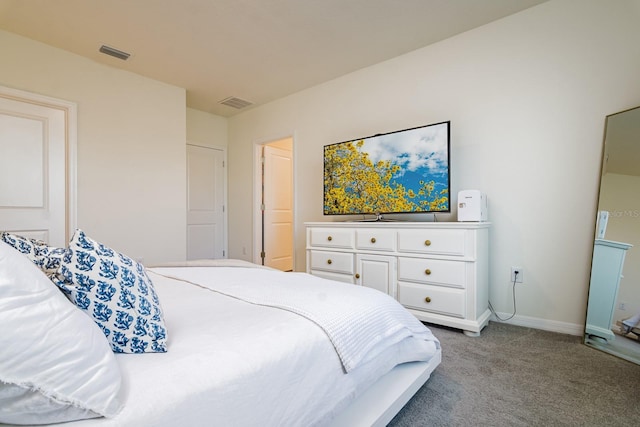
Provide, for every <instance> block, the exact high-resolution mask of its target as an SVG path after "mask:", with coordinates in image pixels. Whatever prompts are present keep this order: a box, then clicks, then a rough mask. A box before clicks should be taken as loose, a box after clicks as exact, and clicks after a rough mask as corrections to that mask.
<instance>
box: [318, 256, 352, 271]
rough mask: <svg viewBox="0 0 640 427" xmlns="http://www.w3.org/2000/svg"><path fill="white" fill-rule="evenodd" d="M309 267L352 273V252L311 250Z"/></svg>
mask: <svg viewBox="0 0 640 427" xmlns="http://www.w3.org/2000/svg"><path fill="white" fill-rule="evenodd" d="M310 258H311V269H312V270H324V271H332V272H334V273H346V274H353V273H354V267H353V264H354V263H353V254H349V253H343V252H325V251H311V252H310Z"/></svg>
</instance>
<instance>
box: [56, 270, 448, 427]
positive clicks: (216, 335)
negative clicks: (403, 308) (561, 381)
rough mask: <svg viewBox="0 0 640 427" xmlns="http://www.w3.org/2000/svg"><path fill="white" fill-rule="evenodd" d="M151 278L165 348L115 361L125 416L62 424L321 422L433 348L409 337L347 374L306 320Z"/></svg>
mask: <svg viewBox="0 0 640 427" xmlns="http://www.w3.org/2000/svg"><path fill="white" fill-rule="evenodd" d="M212 270H215V268H213V269H212ZM149 274H150V277H151V279H152V280H153V282H154V285H155V286H156V290H157V293H158V295H159V297H160V300H161V303H162V306H163V310H164V314H165V321H166V325H167V329H168V333H169V342H168V346H169V350H168V352H167V353H163V354H143V355H132V354H124V355H117V356H116V357H117V360H118V363H119V364H120V368H121V371H122V374H123V383H124V384H123V397H124V400H125V408H124V409H123V411H122V412H121V413H120V414H119V415H118V416H117V417H115V418H113V419H104V418H101V419H92V420H84V421H78V422H73V423H70V424H68V425H69V426H73V427H85V426H104V427H111V426H133V425H135V426H176V425H188V426H212V425H225V426H231V425H232V426H234V427H235V426H313V425H323V424H326V423H328V422H330V420H331V419H332V418H333V416H334V415H335V414H336V413H338V412H339V411H340V410H342V409H343V408H344V407H346V406H347V405H348V404H349V403H350V402H351V401H352V400H354V399H355V398H356V397H357V396H359V395H360V394H362V392H363V391H364V390H365V389H366V388H367V387H368V386H370V385H371V384H372V383H373V382H375V381H376V380H377V379H378V378H379V377H380V376H382V375H384V374H385V373H387V372H388V371H390V370H391V369H392V368H393V367H394V366H395V365H396V364H398V363H403V362H406V361H415V360H429V359H430V358H431V357H433V355H434V354H436V353H437V352H438V350H437V349H436V344H435V343H434V342H432V341H425V340H422V339H414V338H407V339H404V340H403V341H401V342H400V343H399V344H398V345H397V346H395V347H393V348H391V349H389V350H386V351H384V352H383V353H382V354H380V356H379V357H377V358H376V359H375V360H373V361H369V362H366V363H364V364H363V365H361V366H359V367H358V368H356V369H354V370H353V371H351V372H350V373H349V374H345V373H344V371H343V369H342V365H341V362H340V360H339V358H338V356H337V354H336V351H335V349H334V347H333V345H332V344H331V342H330V341H329V339H328V338H327V336H326V334H325V333H324V331H322V329H320V328H319V327H318V326H317V325H316V324H314V323H313V322H311V321H309V320H307V319H305V318H304V317H301V316H299V315H297V314H294V313H291V312H289V311H285V310H281V309H276V308H271V307H263V306H259V305H254V304H249V303H246V302H243V301H240V300H238V299H235V298H231V297H228V296H225V295H221V294H219V293H216V292H212V291H210V290H207V289H204V288H201V287H197V286H194V285H191V284H188V283H185V282H180V281H176V280H173V279H169V278H166V277H163V276H160V275H158V274H155V273H153V272H150V273H149Z"/></svg>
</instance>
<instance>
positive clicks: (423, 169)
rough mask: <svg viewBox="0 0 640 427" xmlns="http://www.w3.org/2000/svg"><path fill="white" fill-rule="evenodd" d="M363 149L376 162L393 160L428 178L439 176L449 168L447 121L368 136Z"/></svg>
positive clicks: (403, 167)
mask: <svg viewBox="0 0 640 427" xmlns="http://www.w3.org/2000/svg"><path fill="white" fill-rule="evenodd" d="M374 142H375V143H374ZM362 151H365V152H367V153H368V154H369V158H370V159H371V161H372V162H374V164H375V163H376V162H378V161H380V160H391V162H392V163H394V164H398V165H401V166H402V169H403V170H406V171H410V172H414V173H418V174H420V175H421V176H423V177H425V178H426V177H429V176H434V175H435V176H438V175H441V174H443V173H446V171H447V165H448V161H447V160H448V159H447V123H441V124H438V125H431V126H426V127H421V128H417V129H412V130H410V131H404V132H396V133H391V134H386V135H380V136H376V137H373V138H367V139H365V140H364V146H363V147H362ZM397 178H400V177H399V176H398V177H397Z"/></svg>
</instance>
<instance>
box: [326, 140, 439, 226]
mask: <svg viewBox="0 0 640 427" xmlns="http://www.w3.org/2000/svg"><path fill="white" fill-rule="evenodd" d="M363 144H364V141H362V140H360V141H356V142H350V143H348V144H336V145H330V146H327V147H325V159H326V160H325V169H324V191H325V205H324V212H325V213H326V214H349V213H362V212H366V213H381V212H420V211H432V210H441V209H442V208H443V206H444V207H446V206H447V205H448V203H449V193H448V191H447V190H446V189H444V190H441V191H436V190H435V182H434V181H433V180H431V181H420V182H419V184H420V186H419V188H417V189H415V190H414V189H407V188H405V186H404V185H402V184H401V183H399V182H397V181H396V180H395V179H394V177H395V176H396V174H397V173H398V172H399V171H400V169H401V168H400V166H399V165H396V164H393V163H392V162H391V161H389V160H381V161H378V162H376V163H375V164H374V163H373V162H372V161H371V159H370V158H369V155H368V153H366V152H364V151H362V150H361V148H362V146H363Z"/></svg>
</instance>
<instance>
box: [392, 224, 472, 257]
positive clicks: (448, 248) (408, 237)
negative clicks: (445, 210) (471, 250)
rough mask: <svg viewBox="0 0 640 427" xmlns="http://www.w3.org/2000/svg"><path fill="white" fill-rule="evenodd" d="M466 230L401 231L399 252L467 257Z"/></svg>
mask: <svg viewBox="0 0 640 427" xmlns="http://www.w3.org/2000/svg"><path fill="white" fill-rule="evenodd" d="M466 233H467V232H466V231H465V230H433V229H425V230H399V231H398V251H399V252H413V253H424V254H439V255H456V256H464V255H465V252H466V251H465V249H466V248H465V246H466Z"/></svg>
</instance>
